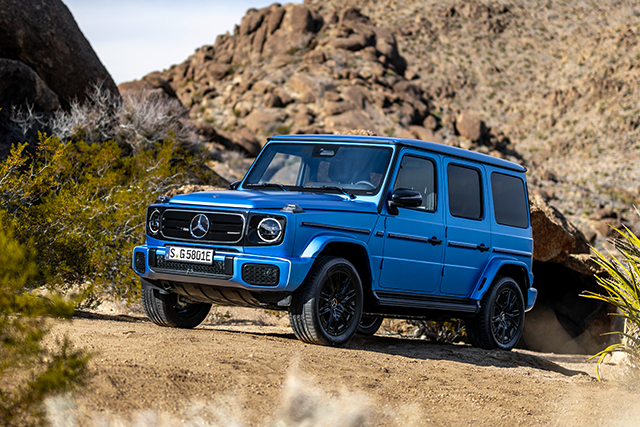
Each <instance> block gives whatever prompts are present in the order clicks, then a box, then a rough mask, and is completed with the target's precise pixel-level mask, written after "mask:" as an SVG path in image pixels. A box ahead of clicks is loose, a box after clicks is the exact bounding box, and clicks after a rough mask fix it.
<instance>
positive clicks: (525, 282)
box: [471, 259, 533, 307]
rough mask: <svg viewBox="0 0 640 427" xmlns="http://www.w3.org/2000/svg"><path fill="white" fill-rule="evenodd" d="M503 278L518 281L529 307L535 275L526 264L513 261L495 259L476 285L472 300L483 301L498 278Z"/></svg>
mask: <svg viewBox="0 0 640 427" xmlns="http://www.w3.org/2000/svg"><path fill="white" fill-rule="evenodd" d="M501 276H509V277H511V278H512V279H513V280H515V281H516V283H517V284H518V287H519V288H520V290H521V291H522V296H523V298H524V303H525V307H527V306H529V301H528V298H529V297H528V296H529V292H528V291H529V288H530V287H531V283H532V281H533V275H532V274H531V273H530V272H529V269H528V268H527V265H526V264H525V263H523V262H520V261H517V260H512V259H493V260H492V261H491V262H490V263H489V265H488V266H487V268H486V269H485V271H484V272H483V274H482V276H481V277H480V280H479V281H478V283H477V284H476V287H475V289H474V291H473V293H472V294H471V299H474V300H478V301H480V300H482V297H483V296H484V294H486V293H487V291H488V290H489V288H490V287H491V284H492V283H493V282H494V280H495V279H496V277H501Z"/></svg>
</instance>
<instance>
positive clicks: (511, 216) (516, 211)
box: [491, 172, 529, 228]
mask: <svg viewBox="0 0 640 427" xmlns="http://www.w3.org/2000/svg"><path fill="white" fill-rule="evenodd" d="M491 192H492V193H493V208H494V210H495V218H496V222H497V223H498V224H501V225H508V226H511V227H519V228H527V227H528V226H529V214H528V212H529V204H528V203H527V195H526V192H525V190H524V181H522V180H521V179H520V178H518V177H515V176H511V175H505V174H502V173H497V172H494V173H492V174H491Z"/></svg>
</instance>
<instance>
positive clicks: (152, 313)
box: [141, 282, 211, 329]
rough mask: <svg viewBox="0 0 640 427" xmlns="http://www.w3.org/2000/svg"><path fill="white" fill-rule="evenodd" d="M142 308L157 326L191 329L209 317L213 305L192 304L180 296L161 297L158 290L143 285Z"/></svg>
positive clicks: (167, 295)
mask: <svg viewBox="0 0 640 427" xmlns="http://www.w3.org/2000/svg"><path fill="white" fill-rule="evenodd" d="M141 288H142V289H141V296H142V307H143V308H144V312H145V314H146V315H147V317H148V318H149V319H151V321H152V322H153V323H155V324H156V325H160V326H170V327H173V328H184V329H191V328H195V327H196V326H198V325H199V324H200V323H202V321H203V320H204V319H205V318H206V317H207V315H208V314H209V311H210V310H211V304H207V303H192V302H187V301H185V300H184V297H182V296H181V295H178V294H164V295H161V294H160V293H159V291H158V290H157V289H154V288H153V287H151V286H149V285H147V284H145V283H144V282H143V283H142V286H141Z"/></svg>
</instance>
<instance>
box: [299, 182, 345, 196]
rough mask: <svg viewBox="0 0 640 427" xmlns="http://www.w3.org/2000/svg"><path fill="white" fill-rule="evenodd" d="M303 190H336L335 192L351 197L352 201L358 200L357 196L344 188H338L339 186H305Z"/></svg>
mask: <svg viewBox="0 0 640 427" xmlns="http://www.w3.org/2000/svg"><path fill="white" fill-rule="evenodd" d="M302 188H305V189H309V190H335V191H339V192H341V193H342V194H344V195H345V196H349V198H350V199H355V198H356V196H355V195H354V194H353V193H350V192H348V191H347V190H345V189H344V188H342V187H338V186H337V185H321V186H314V185H305V186H303V187H302Z"/></svg>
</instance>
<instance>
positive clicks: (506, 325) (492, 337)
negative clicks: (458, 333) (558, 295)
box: [465, 276, 525, 350]
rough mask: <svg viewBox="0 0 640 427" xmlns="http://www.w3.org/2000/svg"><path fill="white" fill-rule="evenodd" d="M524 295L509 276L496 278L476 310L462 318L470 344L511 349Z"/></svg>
mask: <svg viewBox="0 0 640 427" xmlns="http://www.w3.org/2000/svg"><path fill="white" fill-rule="evenodd" d="M524 307H525V305H524V297H523V296H522V290H520V286H518V283H517V282H516V281H515V280H513V279H512V278H511V277H507V276H503V277H496V278H495V280H494V282H493V284H492V285H491V287H490V288H489V290H488V291H487V293H486V294H485V296H484V297H483V298H482V302H481V304H480V311H479V312H478V313H477V314H476V316H475V317H473V318H468V319H465V325H466V330H467V336H468V338H469V341H470V342H471V344H473V345H474V346H476V347H480V348H484V349H487V350H491V349H495V348H499V349H502V350H511V349H512V348H513V347H515V345H516V344H517V343H518V341H519V340H520V336H521V335H522V329H523V327H524Z"/></svg>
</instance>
